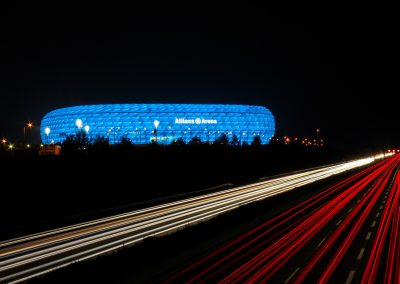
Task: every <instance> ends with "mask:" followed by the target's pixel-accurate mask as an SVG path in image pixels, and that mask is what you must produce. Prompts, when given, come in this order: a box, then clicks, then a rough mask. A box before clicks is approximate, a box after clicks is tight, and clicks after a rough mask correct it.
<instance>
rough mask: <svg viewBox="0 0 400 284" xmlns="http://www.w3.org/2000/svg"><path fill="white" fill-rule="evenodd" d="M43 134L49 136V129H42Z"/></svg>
mask: <svg viewBox="0 0 400 284" xmlns="http://www.w3.org/2000/svg"><path fill="white" fill-rule="evenodd" d="M44 133H45V134H46V135H49V134H50V127H46V128H45V129H44Z"/></svg>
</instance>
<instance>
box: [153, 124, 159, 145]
mask: <svg viewBox="0 0 400 284" xmlns="http://www.w3.org/2000/svg"><path fill="white" fill-rule="evenodd" d="M159 125H160V122H159V121H158V120H157V119H156V120H154V127H155V128H156V129H154V135H155V136H156V144H157V127H158V126H159Z"/></svg>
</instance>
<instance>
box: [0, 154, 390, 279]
mask: <svg viewBox="0 0 400 284" xmlns="http://www.w3.org/2000/svg"><path fill="white" fill-rule="evenodd" d="M381 158H383V157H369V158H365V159H360V160H356V161H351V162H346V163H340V164H334V165H329V166H325V167H320V168H316V169H310V170H306V171H302V172H297V173H293V174H291V175H288V176H283V177H278V178H274V179H271V180H266V181H261V182H257V183H254V184H250V185H246V186H240V187H235V188H230V189H227V190H223V191H219V192H215V193H209V194H204V195H201V196H197V197H192V198H187V199H183V200H179V201H175V202H169V203H166V204H161V205H157V206H152V207H149V208H145V209H141V210H135V211H132V212H128V213H124V214H120V215H116V216H111V217H108V218H102V219H98V220H93V221H89V222H85V223H81V224H77V225H73V226H68V227H63V228H58V229H54V230H50V231H46V232H40V233H37V234H32V235H28V236H23V237H20V238H16V239H12V240H7V241H3V242H1V243H0V282H19V281H24V280H26V279H30V278H32V277H35V276H38V275H41V274H44V273H47V272H49V271H52V270H55V269H58V268H61V267H64V266H67V265H69V264H71V263H74V262H77V261H82V260H85V259H88V258H92V257H95V256H97V255H100V254H105V253H108V252H111V251H114V250H117V249H119V248H122V247H124V246H129V245H133V244H136V243H138V242H140V241H142V240H143V239H144V238H147V237H151V236H155V235H161V234H166V233H171V232H173V231H176V230H177V229H179V228H183V227H185V226H187V225H189V224H192V223H197V222H201V221H204V220H207V219H209V218H212V217H213V216H216V215H219V214H222V213H224V212H227V211H229V210H232V209H235V208H237V207H239V206H242V205H244V204H247V203H251V202H254V201H257V200H262V199H265V198H268V197H271V196H274V195H277V194H281V193H283V192H287V191H290V190H293V189H295V188H297V187H300V186H303V185H306V184H310V183H312V182H315V181H318V180H321V179H324V178H327V177H330V176H332V175H335V174H339V173H342V172H344V171H347V170H350V169H354V168H357V167H362V166H365V165H368V164H371V163H373V162H374V161H375V160H376V159H381ZM389 159H391V158H389ZM389 159H385V160H384V161H387V160H389ZM380 163H386V162H380ZM376 167H377V166H372V168H376ZM363 204H364V203H363ZM296 224H297V223H296ZM309 227H310V226H308V227H305V228H309Z"/></svg>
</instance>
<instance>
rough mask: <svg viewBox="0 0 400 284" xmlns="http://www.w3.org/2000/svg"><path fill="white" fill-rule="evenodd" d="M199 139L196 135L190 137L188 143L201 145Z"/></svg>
mask: <svg viewBox="0 0 400 284" xmlns="http://www.w3.org/2000/svg"><path fill="white" fill-rule="evenodd" d="M201 143H202V142H201V139H200V137H198V136H197V135H196V136H194V137H192V139H190V141H189V142H188V145H191V146H194V145H201Z"/></svg>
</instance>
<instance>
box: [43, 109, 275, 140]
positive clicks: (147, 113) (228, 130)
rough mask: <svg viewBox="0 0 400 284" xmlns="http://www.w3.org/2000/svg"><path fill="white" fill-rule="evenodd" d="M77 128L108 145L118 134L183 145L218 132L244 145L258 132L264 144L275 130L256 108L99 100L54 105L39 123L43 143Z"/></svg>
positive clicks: (270, 118)
mask: <svg viewBox="0 0 400 284" xmlns="http://www.w3.org/2000/svg"><path fill="white" fill-rule="evenodd" d="M78 131H85V132H86V133H87V135H88V137H89V138H95V137H105V138H108V140H109V142H110V144H115V143H119V141H121V139H122V138H123V137H126V138H128V139H130V140H131V141H132V143H133V144H148V143H151V142H152V141H157V143H160V144H170V143H172V142H173V141H176V140H177V139H179V138H182V139H183V140H184V141H185V143H187V142H189V141H190V140H191V139H192V138H193V137H195V136H197V137H199V138H200V139H201V141H203V142H210V143H211V142H213V141H215V139H216V138H217V137H219V136H220V135H221V134H222V133H225V134H226V135H227V136H228V138H229V139H231V138H232V137H233V135H236V136H237V138H238V139H239V141H240V143H243V142H246V143H249V144H250V143H251V142H252V141H253V139H254V136H256V135H258V136H260V138H261V143H262V144H268V143H269V140H270V138H271V137H272V136H273V135H274V133H275V119H274V116H273V115H272V113H271V112H270V111H269V110H268V109H267V108H265V107H262V106H250V105H224V104H105V105H82V106H74V107H67V108H61V109H56V110H54V111H51V112H49V113H48V114H46V115H45V116H44V118H43V119H42V121H41V126H40V135H41V138H42V141H43V143H44V144H54V143H62V142H63V141H64V140H65V139H66V137H67V136H68V135H73V134H76V133H77V132H78Z"/></svg>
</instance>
